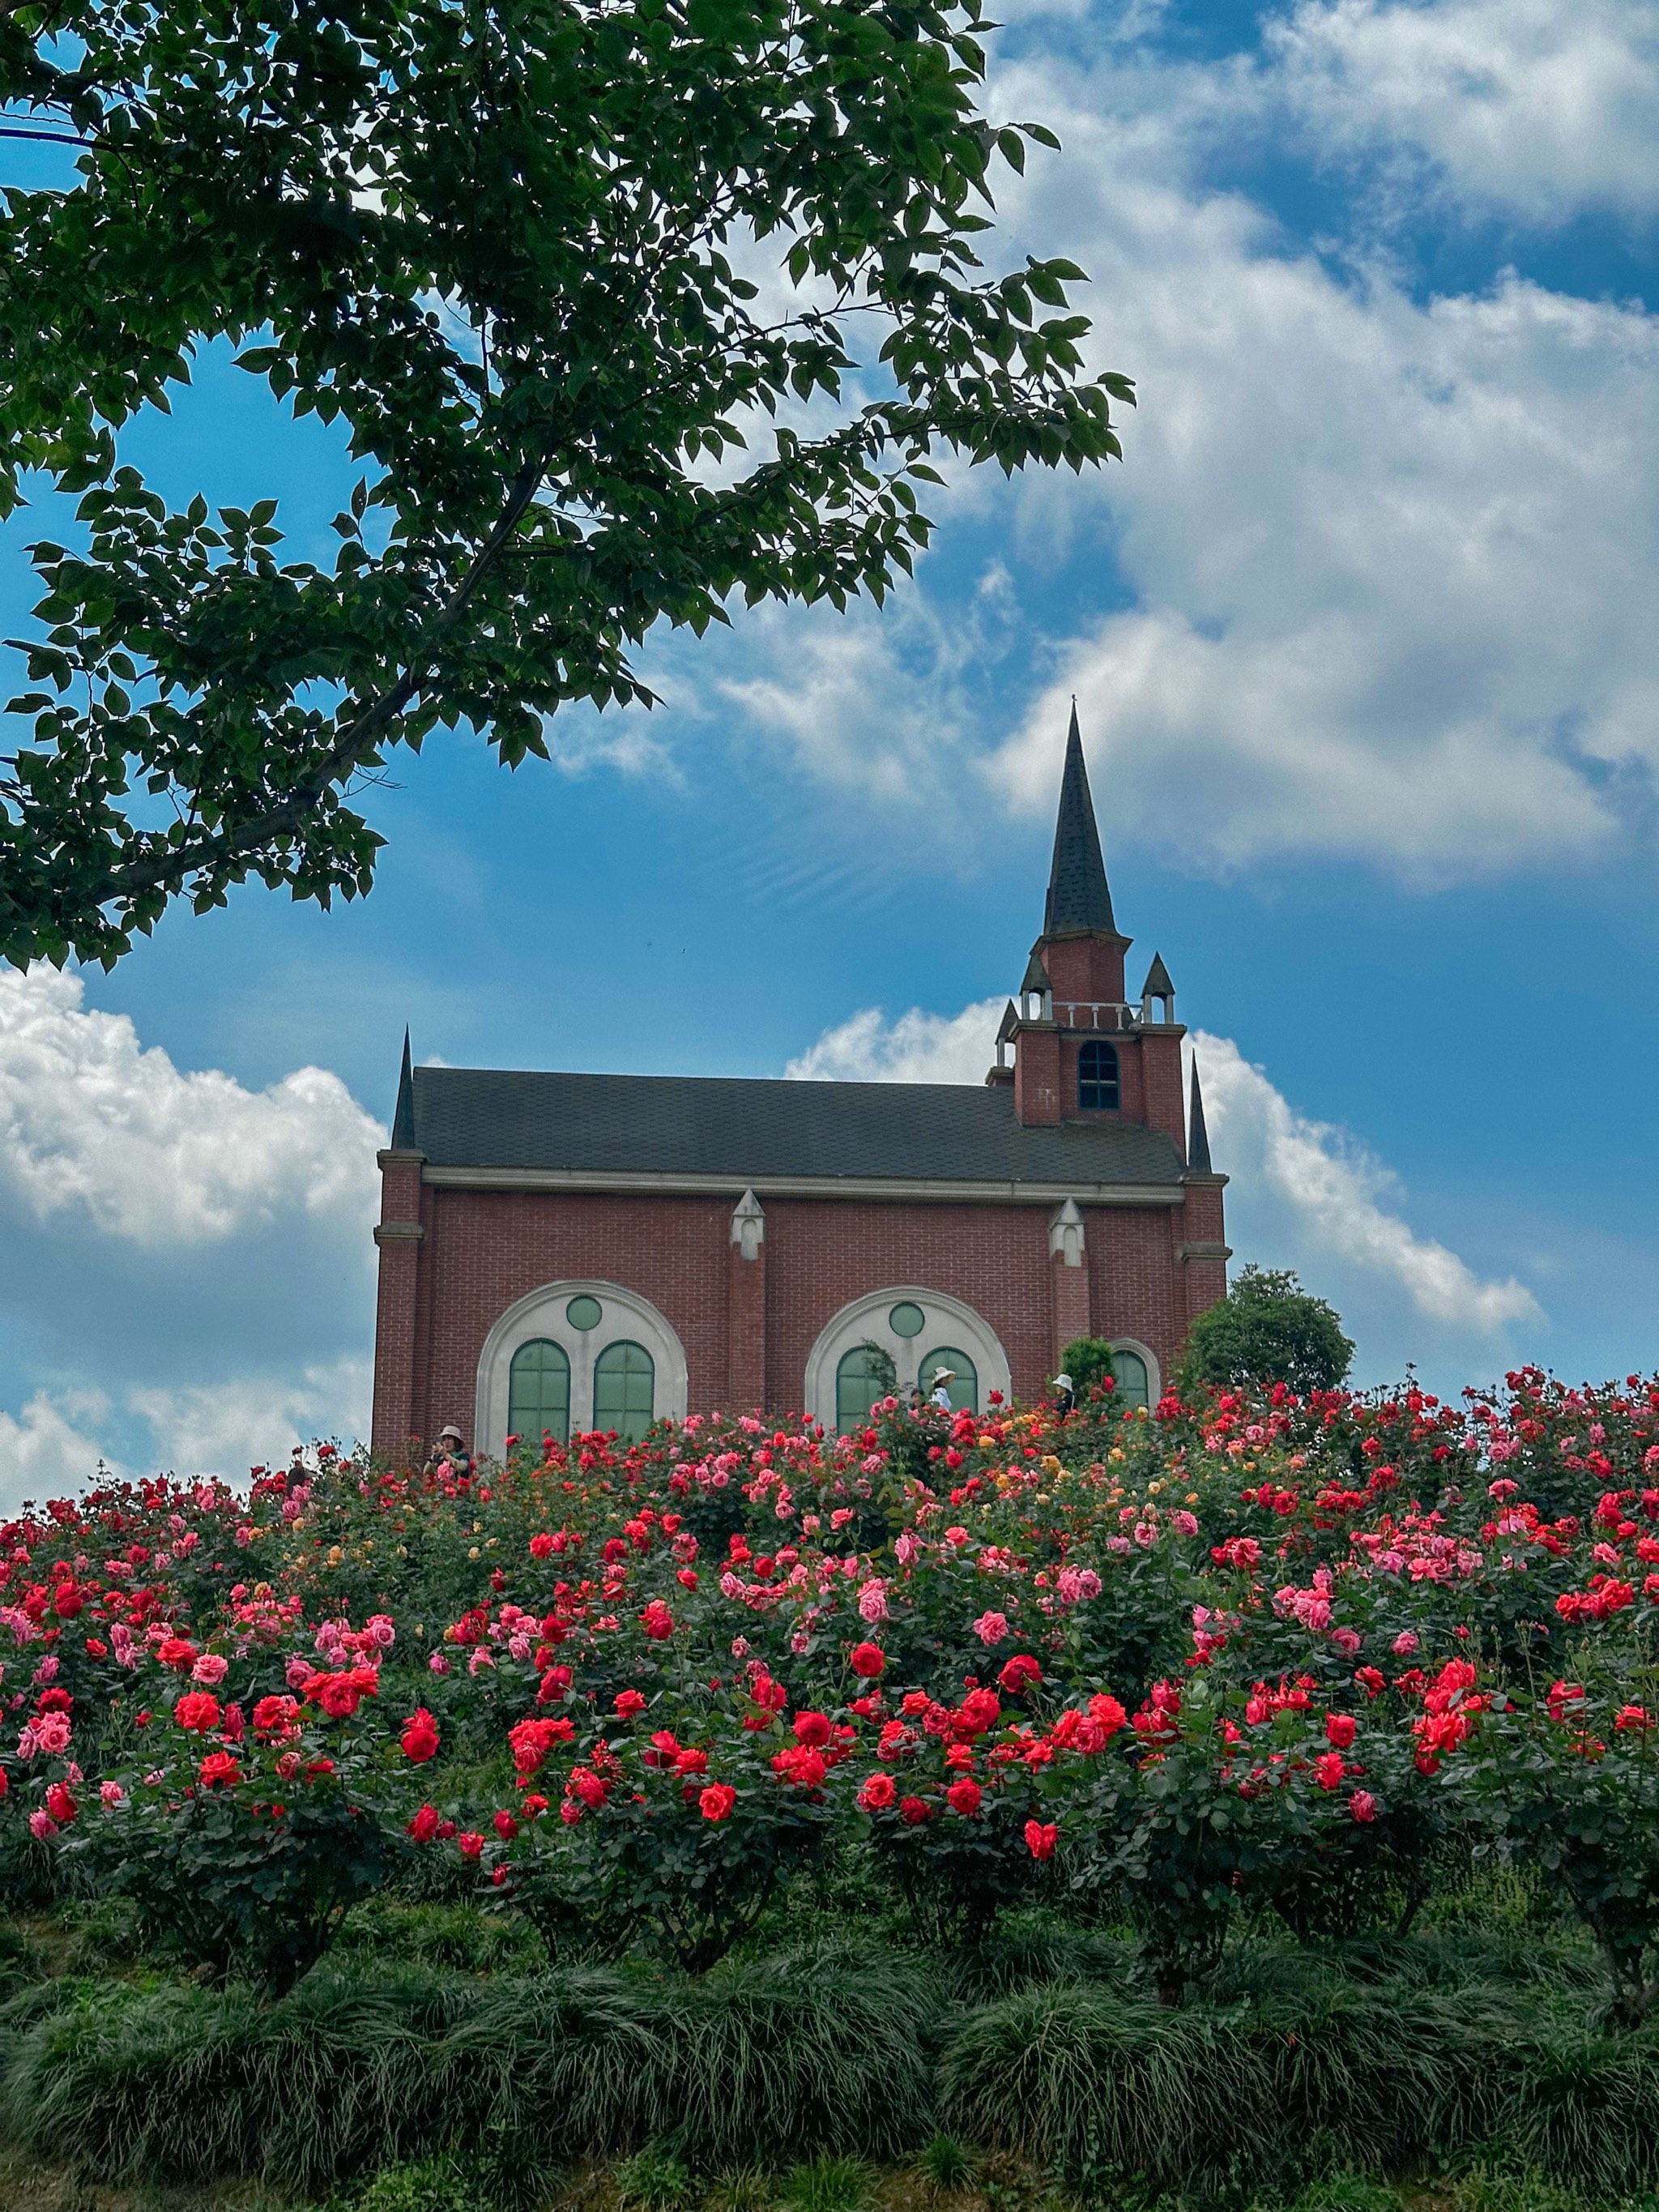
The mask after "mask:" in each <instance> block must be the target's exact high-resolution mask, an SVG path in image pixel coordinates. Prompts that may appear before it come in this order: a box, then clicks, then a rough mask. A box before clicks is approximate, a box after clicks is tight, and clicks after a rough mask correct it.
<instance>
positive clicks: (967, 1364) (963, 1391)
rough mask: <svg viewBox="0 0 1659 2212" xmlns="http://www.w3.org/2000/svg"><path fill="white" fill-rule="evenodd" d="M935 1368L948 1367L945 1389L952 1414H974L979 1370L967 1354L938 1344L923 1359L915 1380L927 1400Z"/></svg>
mask: <svg viewBox="0 0 1659 2212" xmlns="http://www.w3.org/2000/svg"><path fill="white" fill-rule="evenodd" d="M938 1367H948V1368H950V1369H951V1378H952V1379H951V1382H950V1383H949V1384H948V1385H947V1388H948V1389H949V1390H950V1393H951V1409H952V1411H953V1412H955V1413H978V1411H979V1370H978V1368H976V1367H975V1364H974V1363H973V1361H972V1360H971V1359H969V1357H968V1355H967V1353H966V1352H963V1350H962V1349H961V1348H960V1346H957V1345H954V1344H941V1345H939V1346H938V1347H937V1348H936V1349H935V1350H934V1351H933V1352H927V1353H925V1354H924V1355H923V1357H922V1360H921V1364H920V1365H919V1366H918V1368H917V1369H916V1380H917V1382H918V1383H921V1389H922V1395H924V1396H925V1397H927V1398H931V1397H932V1396H933V1370H934V1369H935V1368H938Z"/></svg>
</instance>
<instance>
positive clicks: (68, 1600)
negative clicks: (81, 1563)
mask: <svg viewBox="0 0 1659 2212" xmlns="http://www.w3.org/2000/svg"><path fill="white" fill-rule="evenodd" d="M84 1603H85V1600H84V1599H83V1598H82V1595H81V1593H80V1591H79V1590H78V1589H76V1587H75V1584H74V1583H58V1588H57V1589H55V1590H54V1591H53V1592H52V1604H53V1605H54V1606H55V1607H56V1608H57V1611H58V1619H59V1620H74V1618H75V1616H76V1613H79V1612H80V1610H81V1607H82V1605H83V1604H84Z"/></svg>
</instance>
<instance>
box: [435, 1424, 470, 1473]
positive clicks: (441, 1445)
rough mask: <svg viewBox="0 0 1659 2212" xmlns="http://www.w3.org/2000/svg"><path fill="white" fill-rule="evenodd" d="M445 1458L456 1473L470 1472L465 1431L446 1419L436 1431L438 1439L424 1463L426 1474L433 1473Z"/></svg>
mask: <svg viewBox="0 0 1659 2212" xmlns="http://www.w3.org/2000/svg"><path fill="white" fill-rule="evenodd" d="M446 1460H447V1461H448V1462H449V1464H450V1466H451V1467H452V1468H453V1469H454V1471H455V1473H456V1474H471V1472H472V1462H471V1458H470V1457H469V1456H468V1454H467V1449H466V1432H465V1430H464V1429H462V1428H459V1427H458V1425H456V1424H455V1423H454V1422H453V1421H446V1422H445V1423H444V1425H443V1426H442V1428H441V1429H440V1430H439V1431H438V1441H437V1443H435V1445H434V1446H433V1447H432V1456H431V1458H430V1459H429V1460H428V1462H427V1463H426V1472H427V1474H436V1473H437V1471H438V1469H439V1468H441V1466H442V1465H443V1463H444V1462H445V1461H446Z"/></svg>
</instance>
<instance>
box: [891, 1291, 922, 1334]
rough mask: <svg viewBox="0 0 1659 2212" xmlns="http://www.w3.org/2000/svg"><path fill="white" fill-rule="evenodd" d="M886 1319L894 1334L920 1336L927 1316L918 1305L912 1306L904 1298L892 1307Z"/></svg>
mask: <svg viewBox="0 0 1659 2212" xmlns="http://www.w3.org/2000/svg"><path fill="white" fill-rule="evenodd" d="M887 1319H888V1322H889V1324H890V1327H891V1328H892V1331H893V1334H894V1335H895V1336H920V1335H921V1332H922V1328H923V1326H924V1324H925V1323H926V1322H927V1315H926V1314H924V1313H923V1311H922V1310H921V1307H920V1306H913V1305H912V1304H911V1303H910V1301H909V1300H908V1298H906V1299H905V1300H904V1301H903V1302H902V1304H899V1305H896V1306H895V1307H894V1308H893V1310H892V1312H891V1313H890V1314H889V1315H888V1316H887Z"/></svg>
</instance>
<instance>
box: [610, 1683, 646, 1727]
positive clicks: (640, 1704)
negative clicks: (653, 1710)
mask: <svg viewBox="0 0 1659 2212" xmlns="http://www.w3.org/2000/svg"><path fill="white" fill-rule="evenodd" d="M616 1705H617V1711H618V1712H619V1713H620V1714H621V1715H622V1717H623V1719H624V1720H625V1721H631V1720H632V1719H633V1717H634V1716H635V1713H642V1712H643V1711H645V1699H643V1698H642V1697H641V1695H640V1693H639V1692H638V1691H637V1690H619V1691H618V1692H617V1699H616Z"/></svg>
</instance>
